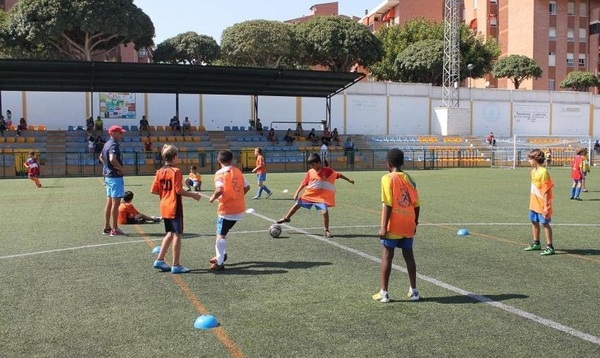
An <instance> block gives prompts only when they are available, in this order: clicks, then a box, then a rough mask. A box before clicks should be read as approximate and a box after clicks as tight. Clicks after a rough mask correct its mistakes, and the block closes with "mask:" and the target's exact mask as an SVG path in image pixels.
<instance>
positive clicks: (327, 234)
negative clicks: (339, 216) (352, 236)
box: [325, 230, 333, 239]
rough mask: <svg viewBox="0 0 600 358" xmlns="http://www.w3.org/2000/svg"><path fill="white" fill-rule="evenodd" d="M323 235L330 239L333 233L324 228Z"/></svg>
mask: <svg viewBox="0 0 600 358" xmlns="http://www.w3.org/2000/svg"><path fill="white" fill-rule="evenodd" d="M325 237H326V238H328V239H331V238H332V237H333V235H331V232H329V230H325Z"/></svg>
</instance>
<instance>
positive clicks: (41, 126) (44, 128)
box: [37, 124, 46, 131]
mask: <svg viewBox="0 0 600 358" xmlns="http://www.w3.org/2000/svg"><path fill="white" fill-rule="evenodd" d="M37 130H38V131H45V130H46V126H45V125H43V124H40V125H39V126H38V127H37Z"/></svg>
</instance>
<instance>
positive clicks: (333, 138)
mask: <svg viewBox="0 0 600 358" xmlns="http://www.w3.org/2000/svg"><path fill="white" fill-rule="evenodd" d="M331 142H335V145H336V146H338V147H339V146H340V134H339V133H338V130H337V128H333V132H331Z"/></svg>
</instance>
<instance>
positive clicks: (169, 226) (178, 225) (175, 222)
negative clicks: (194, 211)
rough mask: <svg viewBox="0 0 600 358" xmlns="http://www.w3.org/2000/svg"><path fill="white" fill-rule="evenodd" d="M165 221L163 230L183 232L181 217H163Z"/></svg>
mask: <svg viewBox="0 0 600 358" xmlns="http://www.w3.org/2000/svg"><path fill="white" fill-rule="evenodd" d="M163 221H164V222H165V232H166V233H169V232H174V233H176V234H183V217H180V218H174V219H164V218H163Z"/></svg>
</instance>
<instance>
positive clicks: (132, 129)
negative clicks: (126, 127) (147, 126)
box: [131, 124, 139, 132]
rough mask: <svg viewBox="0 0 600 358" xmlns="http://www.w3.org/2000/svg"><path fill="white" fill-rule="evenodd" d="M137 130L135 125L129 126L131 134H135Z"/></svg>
mask: <svg viewBox="0 0 600 358" xmlns="http://www.w3.org/2000/svg"><path fill="white" fill-rule="evenodd" d="M138 130H139V129H138V126H136V125H135V124H134V125H132V126H131V131H132V132H137V131H138Z"/></svg>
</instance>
